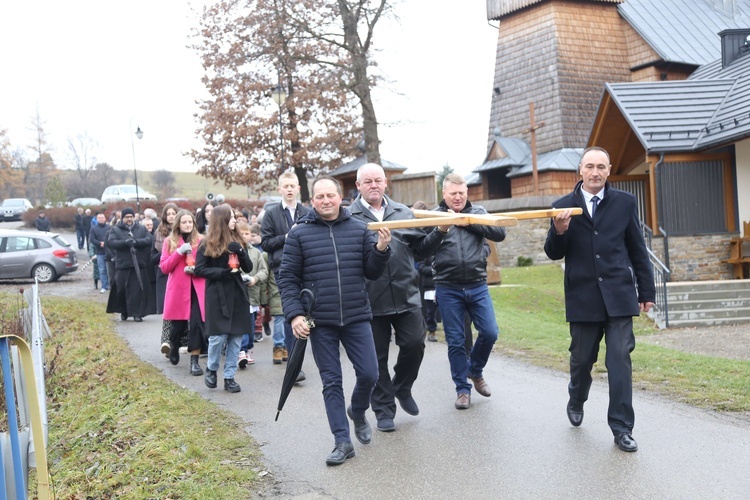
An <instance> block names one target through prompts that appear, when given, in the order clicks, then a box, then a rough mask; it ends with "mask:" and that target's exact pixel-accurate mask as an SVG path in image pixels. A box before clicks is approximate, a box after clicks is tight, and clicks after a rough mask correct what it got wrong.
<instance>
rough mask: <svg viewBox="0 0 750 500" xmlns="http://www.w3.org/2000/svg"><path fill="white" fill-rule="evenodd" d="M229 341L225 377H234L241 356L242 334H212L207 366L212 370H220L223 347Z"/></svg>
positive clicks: (225, 359)
mask: <svg viewBox="0 0 750 500" xmlns="http://www.w3.org/2000/svg"><path fill="white" fill-rule="evenodd" d="M224 342H226V343H227V354H226V356H225V358H224V378H225V379H227V378H234V374H235V372H236V371H237V363H238V362H239V358H240V344H241V343H242V335H229V334H227V333H224V334H221V335H211V336H210V337H208V363H206V368H208V369H209V370H212V371H218V370H219V361H220V360H221V348H222V346H223V345H224Z"/></svg>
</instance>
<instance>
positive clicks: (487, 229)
mask: <svg viewBox="0 0 750 500" xmlns="http://www.w3.org/2000/svg"><path fill="white" fill-rule="evenodd" d="M437 210H438V211H440V212H447V211H448V206H447V205H446V204H445V201H441V202H440V206H438V208H437ZM461 213H462V214H486V213H487V210H485V209H484V208H483V207H480V206H479V205H476V206H474V205H472V204H471V202H469V201H467V202H466V206H465V207H464V209H463V210H461ZM485 238H487V239H488V240H490V241H503V240H504V239H505V228H503V227H497V226H484V225H480V224H470V225H468V226H465V227H460V226H453V227H452V228H451V229H450V231H448V234H447V235H446V236H445V238H443V243H442V245H440V248H439V249H438V251H437V252H436V253H435V262H434V263H433V267H434V268H435V283H436V284H454V285H464V284H472V283H479V282H482V281H486V280H487V252H486V251H485V250H484V239H485Z"/></svg>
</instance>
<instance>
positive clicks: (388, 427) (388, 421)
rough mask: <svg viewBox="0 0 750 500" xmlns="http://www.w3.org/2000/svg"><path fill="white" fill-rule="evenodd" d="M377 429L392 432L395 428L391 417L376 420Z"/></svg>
mask: <svg viewBox="0 0 750 500" xmlns="http://www.w3.org/2000/svg"><path fill="white" fill-rule="evenodd" d="M378 430H379V431H380V432H393V431H395V430H396V424H394V423H393V419H392V418H381V419H380V420H378Z"/></svg>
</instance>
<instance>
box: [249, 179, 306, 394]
mask: <svg viewBox="0 0 750 500" xmlns="http://www.w3.org/2000/svg"><path fill="white" fill-rule="evenodd" d="M278 191H279V194H280V195H281V201H280V202H279V203H275V204H273V205H269V208H268V209H267V210H266V211H265V214H264V215H263V221H262V223H261V241H260V246H261V248H263V251H264V252H266V253H267V254H268V267H270V268H271V271H273V278H274V281H275V283H278V282H279V266H280V265H281V256H282V255H283V253H284V244H285V243H286V235H287V233H288V232H289V230H290V229H291V228H292V226H294V225H295V224H296V223H297V221H298V220H300V219H301V218H302V216H304V215H305V214H307V212H309V211H310V209H309V208H307V207H306V206H304V205H302V203H300V202H298V201H297V196H298V195H299V191H300V186H299V181H298V180H297V175H296V174H295V173H294V172H284V173H283V174H281V175H280V176H279V187H278ZM294 340H295V339H294V335H293V334H292V327H291V325H290V324H289V323H288V322H285V321H284V318H283V316H275V317H274V333H273V362H274V364H280V363H281V362H282V360H283V361H286V360H287V359H288V358H289V353H290V352H291V351H292V347H294ZM304 379H305V374H304V372H302V371H300V376H299V377H298V378H297V381H302V380H304Z"/></svg>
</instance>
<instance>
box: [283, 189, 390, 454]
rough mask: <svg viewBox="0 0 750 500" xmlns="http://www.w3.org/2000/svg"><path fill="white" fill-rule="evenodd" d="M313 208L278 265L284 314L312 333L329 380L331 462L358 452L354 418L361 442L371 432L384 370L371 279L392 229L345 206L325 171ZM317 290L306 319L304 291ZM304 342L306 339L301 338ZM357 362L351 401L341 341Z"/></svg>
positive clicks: (300, 331)
mask: <svg viewBox="0 0 750 500" xmlns="http://www.w3.org/2000/svg"><path fill="white" fill-rule="evenodd" d="M312 194H313V207H314V210H313V211H312V212H310V213H308V214H307V215H305V216H304V217H303V218H302V219H300V221H299V223H298V225H297V226H296V227H295V228H294V229H292V230H291V231H290V232H289V237H288V238H287V243H286V246H285V247H284V256H283V259H282V262H281V269H280V271H279V290H280V291H281V300H282V302H283V309H284V316H285V317H286V319H287V321H289V322H290V323H291V325H292V330H293V332H294V335H295V337H297V338H307V337H308V335H309V337H310V345H311V347H312V352H313V355H314V357H315V363H316V364H317V365H318V369H319V371H320V378H321V380H322V382H323V399H324V400H325V407H326V415H327V416H328V425H329V427H330V429H331V433H332V434H333V436H334V440H335V447H334V449H333V451H332V452H331V453H330V454H329V455H328V457H327V458H326V463H327V464H328V465H340V464H342V463H344V461H346V459H347V458H351V457H353V456H354V446H353V445H352V441H351V437H350V435H349V422H348V421H347V419H346V416H347V414H348V415H349V418H351V419H352V420H353V421H354V434H355V436H356V437H357V439H358V440H359V442H360V443H362V444H368V443H369V442H370V441H371V439H372V430H371V429H370V424H369V423H368V422H367V418H366V417H365V412H366V411H367V408H368V407H369V406H370V396H371V395H372V389H373V387H374V386H375V382H376V380H377V377H378V368H377V356H376V355H375V345H374V342H373V338H372V329H371V328H370V321H371V320H372V310H371V308H370V301H369V300H368V297H367V291H366V290H365V286H364V282H365V279H370V280H374V279H377V278H378V277H379V276H380V274H381V273H382V272H383V269H384V268H385V267H386V265H387V263H388V259H389V257H390V254H391V252H390V248H389V243H390V242H391V233H390V231H389V230H388V229H387V228H382V229H380V230H379V231H378V233H377V234H378V238H377V240H376V239H375V236H374V233H373V232H372V231H368V229H367V226H366V224H365V223H364V222H362V221H360V220H358V219H355V218H354V217H352V216H351V213H350V212H349V211H348V210H347V209H345V208H342V207H341V200H342V193H341V185H340V184H339V183H338V181H336V180H335V179H334V178H333V177H329V176H321V177H318V178H317V179H315V181H314V182H313V185H312ZM303 288H306V289H308V290H310V291H312V292H313V294H314V296H315V299H316V300H315V304H314V307H313V306H310V308H311V310H310V311H309V314H310V316H311V317H312V318H313V320H314V321H315V326H314V327H313V328H312V329H311V328H310V326H309V325H308V324H307V323H306V321H305V308H304V307H303V306H302V301H301V299H300V291H301V290H302V289H303ZM300 345H304V344H300ZM341 345H343V346H344V349H345V350H346V354H347V356H348V357H349V360H350V361H351V362H352V365H353V366H354V372H355V374H356V382H355V384H354V389H353V390H352V397H351V405H349V408H346V402H345V398H344V389H343V386H342V375H341V361H340V359H339V351H340V346H341Z"/></svg>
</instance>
